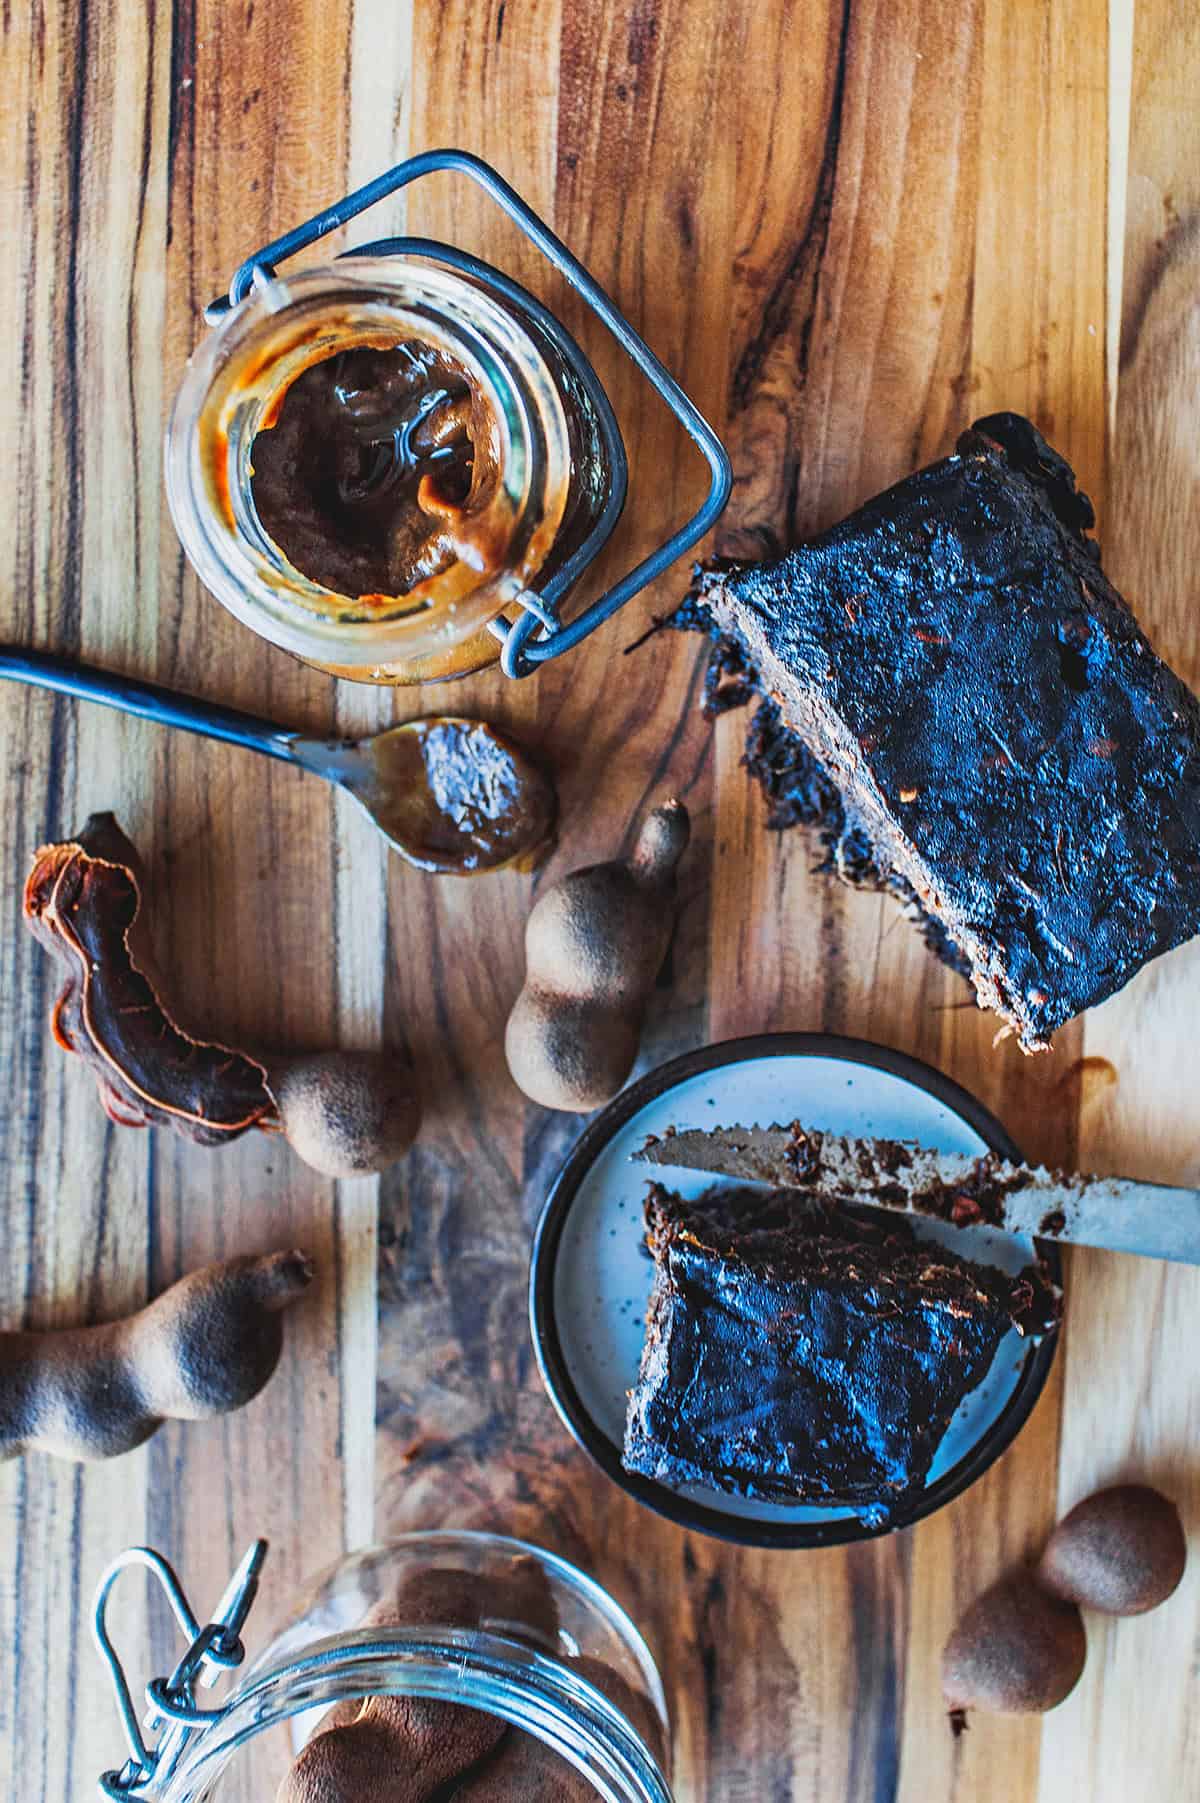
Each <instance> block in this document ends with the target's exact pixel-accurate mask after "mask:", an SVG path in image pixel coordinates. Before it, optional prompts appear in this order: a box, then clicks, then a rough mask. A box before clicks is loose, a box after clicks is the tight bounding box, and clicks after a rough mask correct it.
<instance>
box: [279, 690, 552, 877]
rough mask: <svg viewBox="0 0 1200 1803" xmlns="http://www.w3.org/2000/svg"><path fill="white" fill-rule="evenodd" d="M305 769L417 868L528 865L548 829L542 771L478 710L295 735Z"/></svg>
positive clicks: (470, 870)
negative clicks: (354, 730) (338, 732)
mask: <svg viewBox="0 0 1200 1803" xmlns="http://www.w3.org/2000/svg"><path fill="white" fill-rule="evenodd" d="M295 749H296V752H297V756H298V757H299V759H300V761H301V762H302V763H303V764H304V766H305V768H306V769H311V770H314V771H316V772H317V773H318V774H319V775H321V776H325V777H327V778H328V780H329V781H331V782H335V783H337V784H339V786H340V787H342V788H344V789H346V790H348V791H349V793H350V794H351V795H353V797H354V799H355V800H356V801H357V802H358V804H359V806H360V807H361V808H362V809H363V811H364V812H365V813H366V814H367V815H369V817H370V818H371V820H373V821H374V823H375V825H376V826H377V827H378V828H379V831H380V832H381V833H382V834H383V836H384V838H385V839H386V840H387V842H388V844H389V845H390V846H391V847H392V848H393V850H394V851H397V852H399V854H400V856H401V857H402V858H406V859H407V860H408V862H409V863H410V864H415V865H416V866H417V868H418V869H419V870H426V871H430V872H432V873H435V874H438V875H453V876H474V875H477V874H478V873H480V872H482V871H485V870H499V869H501V868H502V867H503V866H505V865H518V866H520V867H522V868H526V869H528V868H531V867H532V866H533V864H534V863H535V862H537V861H538V858H539V855H540V854H541V853H542V852H544V851H545V849H546V848H547V847H548V845H549V843H550V841H551V838H552V836H553V832H554V822H555V815H556V812H557V798H556V796H555V793H554V786H553V784H552V783H551V782H550V780H549V778H548V777H547V776H546V775H545V774H544V773H543V772H542V771H541V770H539V769H538V767H537V765H536V764H534V763H533V761H532V760H531V759H530V758H529V757H528V755H527V754H526V753H525V752H524V751H523V750H522V749H521V747H520V746H519V745H518V744H516V742H515V741H514V740H512V739H510V738H509V737H508V736H507V735H506V734H504V733H502V732H500V731H498V730H497V728H496V727H494V726H490V725H488V723H487V722H486V721H484V720H470V719H466V718H464V717H462V716H461V715H454V714H435V715H432V716H430V717H428V718H426V719H422V720H409V721H406V722H405V723H404V724H402V725H400V726H392V727H388V728H387V729H386V730H385V731H384V732H379V733H376V734H374V736H373V737H371V738H369V739H360V740H357V741H351V742H350V743H348V744H339V745H336V746H334V747H331V746H329V745H328V744H327V743H322V742H318V741H304V740H298V741H296V745H295Z"/></svg>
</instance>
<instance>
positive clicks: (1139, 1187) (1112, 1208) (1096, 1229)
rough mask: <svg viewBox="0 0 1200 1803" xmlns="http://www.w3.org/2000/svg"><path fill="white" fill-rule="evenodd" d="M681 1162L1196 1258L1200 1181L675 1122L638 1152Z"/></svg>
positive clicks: (1007, 1227) (1077, 1240) (844, 1197)
mask: <svg viewBox="0 0 1200 1803" xmlns="http://www.w3.org/2000/svg"><path fill="white" fill-rule="evenodd" d="M633 1157H634V1160H635V1161H636V1162H637V1163H640V1164H650V1165H662V1166H675V1167H677V1168H679V1169H683V1170H692V1171H707V1172H710V1173H712V1174H713V1175H714V1176H724V1177H737V1178H740V1179H741V1180H742V1181H743V1182H744V1183H770V1184H772V1185H774V1186H775V1187H776V1188H781V1189H799V1190H803V1191H804V1192H805V1193H806V1194H807V1195H809V1196H816V1197H818V1198H820V1199H821V1200H823V1201H829V1202H858V1203H863V1204H866V1205H868V1206H870V1207H873V1208H889V1209H896V1210H898V1211H899V1212H901V1213H905V1214H918V1215H925V1216H933V1217H935V1218H937V1219H940V1220H945V1221H950V1222H951V1223H952V1224H953V1225H954V1226H956V1227H960V1228H962V1230H963V1231H964V1232H965V1233H973V1232H978V1231H979V1230H980V1229H981V1228H991V1229H993V1230H994V1229H996V1228H999V1229H1000V1230H1001V1231H1003V1232H1005V1233H1013V1234H1032V1235H1033V1236H1034V1237H1035V1238H1039V1239H1053V1240H1061V1241H1063V1242H1065V1243H1067V1244H1070V1245H1078V1246H1099V1247H1101V1248H1103V1249H1104V1250H1106V1251H1109V1252H1129V1253H1135V1254H1137V1255H1139V1256H1140V1257H1143V1258H1166V1259H1171V1260H1172V1261H1174V1262H1176V1263H1180V1264H1192V1265H1194V1264H1200V1190H1194V1189H1176V1188H1173V1187H1172V1186H1171V1185H1169V1184H1163V1183H1138V1182H1135V1181H1133V1180H1132V1179H1131V1178H1125V1177H1089V1176H1084V1175H1076V1174H1073V1173H1069V1172H1064V1171H1050V1170H1047V1169H1046V1168H1045V1166H1044V1165H1042V1166H1036V1167H1035V1166H1031V1165H1025V1164H1010V1163H1009V1162H1008V1161H1007V1160H1006V1159H1003V1158H1000V1157H998V1156H997V1155H996V1154H995V1153H994V1152H989V1153H986V1154H985V1155H983V1156H981V1157H977V1156H973V1155H971V1154H966V1155H964V1154H962V1153H956V1152H935V1151H931V1150H929V1149H928V1148H927V1147H923V1146H920V1145H917V1144H916V1143H915V1142H914V1141H910V1140H896V1139H854V1138H849V1137H847V1136H845V1135H843V1134H838V1133H823V1132H819V1131H816V1130H815V1129H805V1128H803V1127H802V1126H800V1125H799V1123H796V1124H795V1125H793V1126H791V1127H782V1126H773V1127H716V1128H707V1129H705V1128H694V1129H693V1128H680V1129H675V1128H669V1129H668V1131H667V1132H666V1133H665V1134H664V1135H662V1136H661V1137H658V1136H651V1137H650V1138H649V1139H647V1141H646V1142H645V1144H644V1145H643V1146H642V1147H641V1148H640V1149H639V1150H638V1151H637V1152H635V1153H634V1154H633Z"/></svg>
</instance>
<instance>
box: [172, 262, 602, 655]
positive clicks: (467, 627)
mask: <svg viewBox="0 0 1200 1803" xmlns="http://www.w3.org/2000/svg"><path fill="white" fill-rule="evenodd" d="M476 267H477V268H478V269H479V270H480V271H482V272H483V273H481V274H479V275H474V274H465V273H463V272H461V271H460V270H458V269H455V268H451V267H448V266H444V265H442V264H439V263H438V261H437V260H436V259H435V258H434V257H433V256H432V255H421V256H415V255H400V254H394V255H374V254H369V255H355V256H352V257H347V258H344V259H342V260H341V261H339V262H338V263H337V264H336V265H332V266H329V267H325V268H319V269H312V270H308V271H305V272H304V273H302V274H298V275H289V276H287V277H286V278H280V277H266V276H263V277H262V278H261V279H260V280H259V281H258V283H257V285H256V287H255V288H254V289H252V291H251V293H250V294H249V295H248V297H247V298H246V299H245V300H244V301H242V302H241V303H240V304H239V305H238V306H237V307H235V308H233V309H232V310H230V311H229V312H228V313H226V314H225V315H224V317H223V318H222V319H221V321H220V323H219V324H218V325H217V326H216V327H215V328H214V329H213V330H212V331H211V332H210V334H209V336H208V337H207V338H206V339H205V340H204V342H203V343H202V344H201V345H200V346H199V348H198V349H197V351H196V352H195V354H194V356H193V357H192V360H191V362H190V363H189V365H188V367H187V370H186V372H185V374H184V378H183V382H182V384H181V386H180V390H179V394H178V397H177V399H176V403H175V407H174V410H173V413H172V416H171V421H170V424H169V427H168V430H167V444H166V477H167V497H168V502H169V505H170V509H171V514H172V518H173V519H174V522H175V527H176V530H177V532H178V534H179V537H180V540H181V542H182V544H183V548H184V550H185V551H186V553H187V555H188V557H189V559H190V560H191V562H192V564H193V565H194V566H195V568H196V570H197V571H198V573H199V575H200V577H201V579H202V580H203V581H204V583H205V585H206V586H207V587H208V588H209V589H210V590H211V591H212V593H213V594H214V595H215V596H216V597H217V599H218V600H219V601H221V602H222V603H223V604H224V605H225V606H226V607H227V608H228V609H229V610H230V612H231V613H233V614H234V615H235V616H236V617H237V618H238V619H239V620H241V621H242V623H243V624H244V625H246V626H249V627H250V628H251V629H252V630H253V631H254V632H257V633H258V634H259V635H260V636H261V637H263V638H266V639H269V640H270V641H271V642H272V643H273V644H276V645H279V646H282V647H283V648H284V649H285V650H287V651H290V652H292V653H294V654H295V655H296V656H297V657H300V658H302V659H304V660H305V661H306V662H309V663H312V664H315V665H317V666H318V667H319V668H321V669H324V670H327V671H329V672H330V673H332V674H334V675H337V676H343V677H348V678H351V679H353V680H356V681H360V682H376V683H414V682H426V681H436V680H444V679H445V678H447V677H451V676H459V675H466V674H467V673H468V672H470V671H472V670H477V669H480V668H482V667H483V666H484V665H486V664H490V663H494V662H495V661H496V660H497V659H498V657H499V655H500V643H499V639H498V638H497V637H496V636H495V635H494V634H493V633H491V632H489V631H488V627H489V625H490V624H491V623H492V622H493V621H496V620H499V619H500V618H501V617H505V618H508V619H512V618H513V617H515V614H516V612H517V611H518V610H519V606H520V601H521V597H522V596H523V595H531V596H533V597H534V598H536V597H537V595H538V594H539V593H540V591H541V589H542V588H543V587H544V585H545V584H546V583H547V582H548V581H549V580H550V578H551V577H552V576H553V575H554V574H555V572H556V571H558V570H560V569H561V568H562V566H563V564H564V563H565V562H566V561H567V560H568V559H569V557H570V556H571V553H572V551H574V550H575V549H577V548H578V547H579V545H580V544H581V543H582V542H583V541H584V540H585V539H586V538H587V536H588V534H589V533H590V532H591V531H592V530H593V528H594V527H595V526H596V524H597V522H598V521H599V520H600V517H601V515H602V513H604V511H605V509H606V504H607V503H608V501H609V498H610V495H611V494H612V492H613V485H614V472H613V469H612V466H611V458H610V456H609V454H608V451H607V450H606V446H605V439H604V434H603V433H602V431H601V428H600V423H599V419H598V415H597V407H596V404H595V402H594V400H593V396H592V394H591V393H590V392H589V389H588V385H587V383H586V382H584V381H581V380H580V379H579V374H578V363H577V364H576V367H575V368H572V366H571V361H570V359H571V357H574V358H576V359H577V360H578V359H579V358H580V354H579V353H578V351H577V349H576V348H575V347H573V346H571V345H570V341H569V340H567V339H566V337H565V334H561V333H560V334H559V335H558V337H557V338H556V337H555V336H552V335H551V334H550V332H549V331H548V330H546V329H545V327H544V326H543V324H542V323H541V322H540V320H539V318H538V312H539V309H537V307H536V304H535V303H532V302H530V303H529V305H528V307H527V306H525V305H524V304H523V300H524V301H528V299H529V297H527V296H523V291H522V290H520V289H518V288H517V287H516V285H515V284H512V283H509V282H507V281H503V282H502V278H499V277H498V276H497V277H495V280H494V282H492V283H491V284H489V282H488V279H487V271H486V269H485V266H482V265H478V266H476ZM492 273H493V274H494V272H492ZM401 345H405V346H418V347H427V348H428V351H429V354H430V355H431V357H434V358H436V359H440V360H442V366H449V367H452V368H453V369H454V371H455V372H456V373H457V374H458V375H460V376H461V377H462V378H463V380H464V381H465V385H466V389H467V391H468V394H469V397H470V402H471V407H472V419H473V422H474V425H473V431H472V443H473V444H474V447H475V459H474V466H473V467H474V473H473V475H472V477H471V490H470V494H469V496H468V497H467V502H466V504H465V505H464V506H463V507H462V508H458V509H454V510H451V511H452V512H453V514H454V518H455V520H456V521H457V524H456V525H455V526H454V527H451V528H447V530H448V532H449V533H450V536H451V540H452V543H453V546H454V550H453V555H452V556H451V558H450V561H449V563H448V564H447V565H446V567H443V568H439V569H437V570H436V571H435V572H434V573H433V574H430V575H427V576H420V575H418V576H417V577H416V579H414V581H413V582H412V583H411V585H406V584H403V583H402V584H397V585H396V586H397V587H398V588H401V589H402V590H403V592H397V593H394V594H383V593H378V592H373V593H370V594H366V595H361V594H360V595H347V594H340V593H338V592H336V590H334V589H332V588H327V587H324V586H323V585H322V584H321V582H319V581H316V580H313V579H312V578H311V576H310V575H306V574H304V573H303V572H302V571H301V570H300V569H299V568H297V566H296V565H295V564H294V563H292V562H291V561H290V560H289V558H288V556H287V555H286V553H285V552H284V550H283V549H282V548H281V546H280V545H279V544H278V543H276V542H275V540H274V539H273V538H272V537H271V536H270V535H269V534H268V533H267V531H266V529H265V527H264V526H263V523H262V520H261V519H260V517H259V510H258V507H257V506H256V502H255V494H254V488H253V476H254V466H253V457H252V453H253V446H254V441H255V438H256V437H257V435H258V433H259V432H260V431H263V430H268V429H270V428H271V427H272V426H273V425H275V424H276V423H277V422H278V421H279V418H280V414H281V410H282V409H283V407H284V406H285V405H286V402H287V397H288V391H289V390H290V389H291V387H292V384H293V383H295V382H296V381H297V379H298V378H299V377H300V376H302V375H303V374H304V373H305V372H306V371H308V370H310V369H312V368H313V366H314V365H316V364H318V363H323V362H324V361H326V360H327V359H329V358H333V357H337V356H339V355H340V354H341V353H343V352H353V351H356V350H364V349H366V350H373V351H382V350H395V349H397V348H398V347H400V346H401ZM564 347H569V348H564ZM592 379H593V381H594V378H592ZM337 393H338V394H339V396H340V394H341V390H340V389H338V390H337ZM481 434H482V436H483V438H484V439H485V440H486V443H480V442H478V440H479V437H480V435H481ZM396 442H397V445H399V443H400V441H399V439H397V441H396ZM406 442H407V441H406ZM398 454H399V453H397V455H398ZM481 471H484V472H485V474H484V475H481V474H480V472H481ZM422 492H424V491H422ZM431 492H432V491H431ZM432 505H434V506H437V505H438V503H437V502H436V500H435V501H434V502H433V503H432ZM446 517H447V518H449V517H450V514H449V513H448V514H447V516H446ZM614 523H615V522H614Z"/></svg>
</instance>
